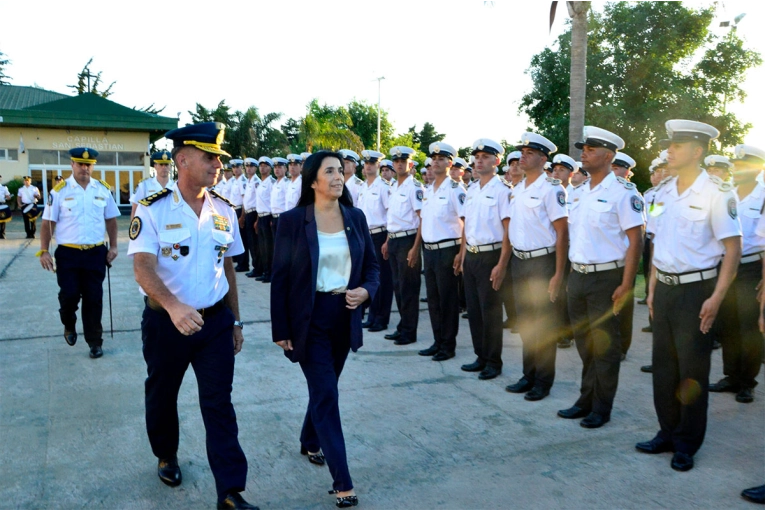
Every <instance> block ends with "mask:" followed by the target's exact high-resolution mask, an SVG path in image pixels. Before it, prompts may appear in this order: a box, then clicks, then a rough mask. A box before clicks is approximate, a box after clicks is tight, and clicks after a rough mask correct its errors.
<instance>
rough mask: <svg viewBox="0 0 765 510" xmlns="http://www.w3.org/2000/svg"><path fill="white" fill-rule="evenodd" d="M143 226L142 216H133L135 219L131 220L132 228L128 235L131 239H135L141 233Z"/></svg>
mask: <svg viewBox="0 0 765 510" xmlns="http://www.w3.org/2000/svg"><path fill="white" fill-rule="evenodd" d="M142 226H143V222H142V221H141V218H140V216H135V217H134V218H133V221H131V222H130V229H129V230H128V237H129V238H130V240H131V241H135V240H136V238H137V237H138V234H140V233H141V227H142Z"/></svg>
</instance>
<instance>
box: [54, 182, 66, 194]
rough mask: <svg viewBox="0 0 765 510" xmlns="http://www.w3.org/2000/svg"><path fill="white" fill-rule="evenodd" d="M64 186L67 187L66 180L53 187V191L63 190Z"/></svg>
mask: <svg viewBox="0 0 765 510" xmlns="http://www.w3.org/2000/svg"><path fill="white" fill-rule="evenodd" d="M64 187H66V181H61V182H59V183H58V184H56V185H55V186H54V187H53V191H57V192H58V191H61V190H62V189H64Z"/></svg>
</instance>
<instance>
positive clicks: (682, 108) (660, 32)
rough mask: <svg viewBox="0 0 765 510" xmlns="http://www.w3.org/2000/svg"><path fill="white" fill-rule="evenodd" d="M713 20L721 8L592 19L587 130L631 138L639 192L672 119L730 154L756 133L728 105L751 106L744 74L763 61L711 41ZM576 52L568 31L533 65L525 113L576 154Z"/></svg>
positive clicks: (739, 46)
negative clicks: (705, 127) (572, 122)
mask: <svg viewBox="0 0 765 510" xmlns="http://www.w3.org/2000/svg"><path fill="white" fill-rule="evenodd" d="M713 17H714V6H713V7H709V8H706V9H692V8H689V7H686V6H684V5H683V4H682V3H680V2H636V3H628V2H617V3H610V4H606V7H605V9H604V11H603V13H595V12H591V13H590V16H589V33H588V41H587V54H588V58H587V70H586V75H587V101H586V108H585V118H586V122H585V123H586V124H594V125H597V126H599V127H602V128H604V129H608V130H610V131H613V132H615V133H617V134H619V136H621V137H622V138H624V140H625V142H626V147H625V152H626V153H628V154H629V155H631V156H632V157H633V158H635V160H636V161H637V162H638V166H637V169H636V179H635V180H636V181H637V182H638V184H639V186H640V187H641V189H644V188H646V187H647V186H648V172H647V169H648V166H649V164H650V161H651V160H652V159H653V158H654V157H656V155H657V153H658V152H659V150H660V148H659V146H658V143H657V142H658V140H660V139H662V138H664V136H665V130H664V123H665V122H666V121H667V120H668V119H672V118H686V119H694V120H699V121H702V122H707V123H709V124H712V125H713V126H715V127H717V128H718V129H719V130H720V132H721V137H720V141H719V143H720V144H722V146H723V147H725V146H730V145H733V144H736V143H740V141H741V140H742V138H743V136H744V134H745V133H746V132H747V131H748V129H750V127H751V126H749V125H747V124H742V123H741V122H740V121H739V120H738V119H736V118H735V116H734V115H732V114H731V113H729V112H728V111H727V105H728V104H729V103H730V102H731V101H740V100H743V98H744V97H745V95H744V92H743V90H742V89H741V84H742V82H743V80H744V78H745V75H746V71H747V70H748V69H750V68H752V67H754V66H757V65H760V64H761V63H762V59H761V57H760V55H759V54H758V53H756V52H754V51H752V50H749V49H746V48H745V47H744V45H743V41H741V39H739V38H738V37H737V36H736V35H735V34H734V33H732V32H731V33H729V34H727V35H726V36H725V37H722V38H720V37H716V36H714V35H712V34H710V32H709V25H710V23H711V22H712V19H713ZM678 34H682V37H678ZM570 46H571V31H570V30H568V31H567V32H566V33H564V34H562V35H561V36H560V37H559V38H558V44H557V49H554V50H553V49H550V48H547V49H545V50H543V51H542V52H541V53H539V54H537V55H535V56H534V57H533V58H532V61H531V65H530V67H529V69H528V71H527V72H528V73H529V74H530V75H531V78H532V81H533V84H534V87H533V90H532V91H531V92H530V93H528V94H526V95H525V96H524V97H523V99H522V100H521V105H520V110H521V111H522V112H524V113H526V114H527V115H528V116H529V117H530V118H531V120H532V121H533V123H534V125H535V126H536V127H535V129H536V130H537V131H538V132H540V133H541V134H543V135H544V136H547V137H548V138H550V139H551V140H553V141H554V142H555V143H556V144H557V145H558V149H559V151H560V152H563V153H568V152H569V141H568V140H569V136H568V125H569V97H568V96H569V88H570V83H569V69H570V58H571V56H570ZM694 61H695V63H693V62H694ZM718 150H719V147H718Z"/></svg>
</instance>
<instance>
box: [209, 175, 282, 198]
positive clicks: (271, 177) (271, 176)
mask: <svg viewBox="0 0 765 510" xmlns="http://www.w3.org/2000/svg"><path fill="white" fill-rule="evenodd" d="M268 177H269V178H270V179H271V180H272V181H276V177H274V174H271V175H269V176H268ZM221 198H223V197H221Z"/></svg>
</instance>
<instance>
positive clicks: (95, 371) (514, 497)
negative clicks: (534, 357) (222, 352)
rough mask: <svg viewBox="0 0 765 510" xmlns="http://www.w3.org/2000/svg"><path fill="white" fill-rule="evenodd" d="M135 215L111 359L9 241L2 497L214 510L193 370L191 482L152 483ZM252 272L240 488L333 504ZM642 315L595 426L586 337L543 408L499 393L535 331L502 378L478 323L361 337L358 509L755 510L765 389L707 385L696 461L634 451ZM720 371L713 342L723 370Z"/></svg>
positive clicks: (188, 424)
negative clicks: (68, 337)
mask: <svg viewBox="0 0 765 510" xmlns="http://www.w3.org/2000/svg"><path fill="white" fill-rule="evenodd" d="M126 226H127V221H126V219H125V218H124V217H123V218H122V219H121V220H120V232H121V236H120V256H119V257H118V258H117V260H116V261H115V264H114V267H113V268H112V270H111V284H112V300H113V316H114V331H115V333H114V338H113V339H112V338H110V337H109V336H108V329H109V315H108V305H107V304H105V306H104V321H103V323H104V328H105V329H106V330H107V333H106V334H105V338H104V352H105V354H104V357H103V358H101V359H99V360H91V359H90V358H88V350H87V344H85V342H84V339H83V338H82V335H80V341H79V342H78V343H77V345H76V346H74V347H69V346H68V345H66V343H65V342H64V340H63V338H62V326H61V324H60V322H59V319H58V302H57V296H56V294H57V290H58V289H57V286H56V280H55V276H54V275H53V274H51V273H47V272H45V271H43V270H42V269H41V268H40V265H39V263H38V260H37V259H36V258H35V257H34V253H35V252H36V251H37V250H38V249H39V239H38V240H34V241H31V242H30V241H27V240H25V239H23V236H24V235H23V226H22V225H21V221H20V219H19V218H15V219H14V221H13V222H12V223H11V224H10V225H9V226H8V239H6V240H0V324H1V325H2V327H0V459H2V461H1V462H0V508H67V509H68V508H82V507H88V508H109V509H111V508H120V509H122V508H124V509H144V508H146V509H153V508H157V509H159V508H162V509H164V508H214V504H215V489H214V482H213V478H212V475H211V473H210V469H209V466H208V463H207V458H206V453H205V439H204V427H203V424H202V420H201V415H200V412H199V407H198V400H197V389H196V384H195V380H194V375H193V371H192V370H189V372H188V373H187V375H186V380H185V381H184V384H183V386H182V388H181V394H180V396H179V406H178V407H179V413H180V417H181V444H180V451H179V461H180V464H181V469H182V470H183V476H184V482H183V485H181V486H180V487H178V488H175V489H171V488H169V487H166V486H164V485H163V484H162V483H160V481H159V480H158V479H157V476H156V459H155V458H154V456H153V455H152V453H151V449H150V447H149V443H148V440H147V438H146V432H145V423H144V416H143V412H144V408H143V381H144V378H145V376H146V367H145V364H144V361H143V357H142V354H141V337H140V314H141V310H142V308H143V302H142V299H141V296H140V295H139V293H138V290H137V285H136V284H135V282H134V280H133V276H132V263H131V260H130V259H129V258H128V257H127V256H126V255H125V253H126V250H127V242H128V241H127V235H126V232H127V229H126ZM238 278H239V280H238V283H239V293H240V294H239V299H240V303H241V307H242V318H243V320H244V321H245V324H246V328H245V330H244V336H245V345H244V349H243V351H242V352H241V353H240V354H239V355H238V356H237V360H236V362H237V365H236V375H235V379H234V392H233V400H234V406H235V409H236V412H237V416H238V423H239V430H240V432H239V437H240V441H241V444H242V447H243V449H244V451H245V454H246V455H247V458H248V461H249V474H248V485H247V491H246V492H245V493H244V496H245V498H246V499H248V500H249V501H250V502H253V503H256V504H258V505H259V506H260V507H261V508H263V509H267V508H279V509H283V508H312V509H313V508H315V509H319V508H326V509H328V508H334V506H333V505H334V498H333V497H332V496H328V495H327V493H326V491H327V490H328V489H330V488H331V484H332V481H331V478H330V475H329V472H328V470H327V468H326V467H324V468H319V467H316V466H314V465H311V464H309V463H308V461H307V460H306V459H305V457H302V456H301V455H300V454H299V446H300V445H299V442H298V436H299V432H300V426H301V423H302V417H303V414H304V412H305V406H306V403H307V390H306V386H305V380H304V378H303V375H302V372H301V371H300V369H299V367H298V366H296V365H292V364H291V363H290V362H289V361H288V360H287V359H286V358H284V356H283V355H282V353H281V349H279V348H278V347H276V346H274V345H273V344H272V342H271V337H270V322H269V311H268V299H269V285H267V284H262V283H259V282H255V281H253V280H251V279H248V278H246V277H244V275H243V274H240V275H239V277H238ZM104 287H105V290H106V283H105V284H104ZM422 289H423V290H422V292H423V295H424V292H425V287H424V284H423V287H422ZM296 306H300V305H296ZM646 314H647V310H646V307H645V306H640V305H638V306H637V307H636V318H635V329H636V333H635V338H634V341H633V345H632V350H631V351H630V353H629V355H628V358H627V360H626V361H625V362H624V363H623V364H622V368H621V374H620V379H621V380H620V384H619V392H618V394H617V398H616V403H615V408H614V413H613V416H612V419H611V422H610V423H608V424H607V425H605V426H604V427H603V428H601V429H598V430H586V429H583V428H581V427H579V425H578V423H577V422H576V421H568V420H563V419H560V418H557V417H556V415H555V413H556V411H557V410H558V409H563V408H566V407H569V406H570V405H572V404H573V402H574V401H575V400H576V398H577V396H578V387H579V380H580V377H579V375H580V370H581V362H580V360H579V357H578V355H577V352H576V349H575V348H571V349H565V350H558V362H557V367H558V374H557V380H556V383H555V386H554V387H553V389H552V393H551V395H550V396H549V397H548V398H546V399H545V400H543V401H541V402H536V403H530V402H526V401H524V400H523V397H522V395H511V394H509V393H506V392H505V391H504V387H505V386H506V385H507V384H509V383H511V382H515V380H517V378H518V377H519V376H520V368H521V356H520V355H521V341H520V337H518V336H517V335H515V334H511V333H510V332H509V331H508V330H505V340H504V351H503V358H504V363H505V365H504V371H503V374H502V376H500V377H499V378H497V379H494V380H492V381H479V380H478V379H477V377H476V376H475V375H474V374H467V373H465V372H462V371H460V369H459V366H460V365H461V364H463V363H467V362H470V361H473V359H474V356H473V353H472V346H471V343H470V337H469V332H468V325H467V321H466V320H461V322H460V335H459V338H458V349H457V357H456V358H454V359H452V360H449V361H446V362H443V363H436V362H433V361H430V360H429V359H428V358H423V357H420V356H418V355H417V350H419V349H423V348H425V347H427V346H429V345H430V341H429V338H430V322H429V319H428V315H427V311H426V310H425V305H423V307H422V311H421V314H420V327H419V341H418V342H417V343H416V344H413V345H409V346H403V347H399V346H395V345H393V342H390V341H386V340H384V339H383V333H366V334H365V338H364V342H365V346H364V347H363V348H362V349H361V350H360V351H359V352H358V353H356V354H353V353H352V354H351V355H350V356H349V360H348V363H347V364H346V368H345V372H344V373H343V376H342V379H341V383H340V392H341V412H342V416H343V425H344V431H345V437H346V443H347V447H348V455H349V459H348V460H349V465H350V470H351V475H352V476H353V479H354V483H355V485H356V490H357V493H358V495H359V499H360V507H361V508H368V509H390V508H405V509H407V508H412V509H414V508H418V509H421V508H425V509H430V508H444V509H493V508H553V507H566V508H604V509H605V508H609V509H610V508H675V509H677V508H688V509H690V508H753V505H751V504H750V503H747V502H745V501H743V500H741V499H740V497H739V493H740V492H741V490H742V489H744V488H747V487H750V486H753V485H760V484H762V483H765V396H764V395H763V392H762V390H761V389H760V388H762V386H760V387H758V388H757V390H756V399H755V402H754V403H752V404H748V405H747V404H738V403H736V402H735V400H734V399H733V395H732V394H712V395H711V399H710V411H709V428H708V431H707V439H706V442H705V444H704V446H703V447H702V449H701V451H700V452H699V453H698V454H697V455H696V468H695V469H693V470H692V471H690V472H687V473H677V472H675V471H673V470H672V469H670V467H669V462H670V458H671V457H670V455H669V454H663V455H655V456H651V455H643V454H640V453H637V452H636V451H635V448H634V445H635V443H636V442H638V441H643V440H648V439H650V438H652V437H653V436H654V434H655V433H656V431H657V429H658V424H657V421H656V416H655V412H654V410H653V402H652V390H651V376H650V375H648V374H643V373H641V372H640V371H639V367H640V366H641V365H644V364H647V363H649V362H650V336H649V335H647V334H644V333H640V328H641V327H642V326H644V325H645V324H646V323H647V318H646ZM79 326H80V323H78V331H80V333H81V328H80V327H79ZM721 372H722V369H721V357H720V351H715V352H714V354H713V369H712V381H715V380H717V379H718V378H719V377H721ZM758 380H759V381H761V382H762V380H763V375H762V373H761V374H760V376H759V378H758Z"/></svg>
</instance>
